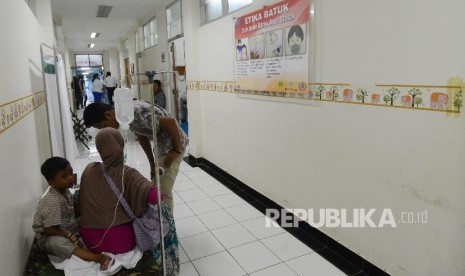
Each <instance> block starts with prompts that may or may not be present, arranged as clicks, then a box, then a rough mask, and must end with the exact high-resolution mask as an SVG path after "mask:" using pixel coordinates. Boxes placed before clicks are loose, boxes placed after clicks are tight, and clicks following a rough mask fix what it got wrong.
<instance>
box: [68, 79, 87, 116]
mask: <svg viewBox="0 0 465 276" xmlns="http://www.w3.org/2000/svg"><path fill="white" fill-rule="evenodd" d="M71 86H72V87H73V90H74V100H75V103H76V108H77V109H80V108H81V107H82V108H83V105H82V90H83V89H84V87H83V86H82V83H81V81H80V80H79V77H78V76H74V77H73V81H72V82H71Z"/></svg>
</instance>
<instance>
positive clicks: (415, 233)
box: [183, 0, 465, 275]
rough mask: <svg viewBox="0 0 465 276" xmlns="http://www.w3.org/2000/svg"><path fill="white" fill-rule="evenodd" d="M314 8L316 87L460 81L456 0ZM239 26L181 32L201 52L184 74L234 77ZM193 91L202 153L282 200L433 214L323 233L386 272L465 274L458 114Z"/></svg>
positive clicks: (462, 22) (464, 68) (462, 20)
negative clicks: (388, 224) (418, 221)
mask: <svg viewBox="0 0 465 276" xmlns="http://www.w3.org/2000/svg"><path fill="white" fill-rule="evenodd" d="M184 2H185V1H184ZM270 4H271V1H270ZM256 7H257V8H261V6H260V7H259V6H258V5H256ZM316 8H317V10H316V16H317V17H316V38H315V39H316V45H315V46H316V62H315V64H316V72H315V81H316V82H338V83H341V82H342V83H359V84H364V85H373V84H375V83H399V84H431V85H447V81H448V79H449V78H451V77H456V76H459V77H462V78H463V77H465V76H464V72H465V63H464V60H465V52H464V51H463V45H464V44H463V41H464V36H463V29H464V27H465V17H464V16H463V10H465V2H464V1H462V0H450V1H447V3H442V2H438V1H420V0H412V1H400V0H394V1H388V2H386V1H361V0H354V1H343V0H329V1H326V0H325V1H321V0H320V1H318V2H316ZM183 11H185V9H184V8H183ZM248 11H251V9H248V10H246V11H241V12H240V13H238V14H234V15H233V16H240V15H242V14H245V13H246V12H248ZM191 16H192V17H194V16H195V14H194V15H191ZM184 18H186V14H185V13H184ZM233 28H234V20H233V19H232V16H229V17H226V18H223V19H220V20H217V21H215V22H212V23H210V24H207V25H205V26H202V27H200V28H199V29H198V37H193V36H192V35H189V34H187V33H186V36H185V38H186V45H194V46H193V47H197V51H189V50H186V51H187V57H186V62H187V66H188V68H189V72H188V75H187V78H188V81H232V80H234V76H233V68H234V67H233V66H234V62H233V53H234V51H233V49H234V44H233ZM192 31H193V32H195V31H196V30H192ZM213 41H214V43H212V42H213ZM193 55H195V57H193ZM193 60H194V63H191V62H192V61H193ZM191 68H194V69H193V71H194V74H190V73H191V72H192V70H191ZM197 68H198V70H197ZM188 95H189V127H190V130H192V132H193V133H194V134H193V135H190V150H191V154H193V155H194V156H195V157H204V158H206V159H208V160H209V161H211V162H213V163H214V164H216V165H217V166H219V167H221V168H222V169H223V170H225V171H226V172H228V173H230V174H231V175H233V176H234V177H236V178H238V179H239V180H241V181H243V182H245V183H246V184H247V185H249V186H250V187H252V188H253V189H255V190H257V191H259V192H261V193H262V194H264V195H265V196H267V197H269V198H271V199H272V200H274V201H276V202H277V203H278V204H280V205H282V206H284V207H286V208H304V209H310V208H311V209H314V210H317V211H318V210H319V209H320V208H337V209H342V208H346V209H349V210H352V209H354V208H367V209H369V208H377V209H378V210H382V209H383V208H390V209H392V211H393V213H394V215H395V217H396V220H397V219H400V213H401V212H407V211H414V212H421V211H424V210H427V212H428V222H427V224H400V223H399V224H398V225H397V228H389V227H385V228H340V227H338V228H320V230H321V231H323V232H324V233H326V234H328V235H329V236H330V237H332V238H333V239H335V240H337V241H339V242H340V243H341V244H343V245H345V246H347V247H348V248H349V249H351V250H352V251H354V252H356V253H358V254H360V255H361V256H362V257H364V258H365V259H367V260H368V261H370V262H372V263H373V264H375V265H376V266H378V267H380V268H381V269H385V270H386V271H387V272H388V273H390V274H392V275H464V274H465V266H463V265H462V262H463V259H464V257H465V238H464V237H465V235H464V234H465V217H464V216H463V213H464V212H465V188H464V185H463V183H464V182H465V171H464V170H463V164H465V154H464V153H465V143H464V141H465V128H464V127H463V126H464V116H463V115H459V116H446V115H445V113H442V112H430V111H418V110H410V109H398V108H384V107H376V106H365V105H346V104H337V103H331V102H320V101H318V102H315V101H301V102H299V101H296V100H287V101H286V100H283V101H282V102H281V101H280V100H279V99H277V98H266V97H260V96H247V95H235V94H231V93H219V92H218V93H215V92H206V91H204V92H202V91H200V92H198V91H188ZM379 214H380V213H378V215H375V216H374V220H375V221H377V219H376V217H379Z"/></svg>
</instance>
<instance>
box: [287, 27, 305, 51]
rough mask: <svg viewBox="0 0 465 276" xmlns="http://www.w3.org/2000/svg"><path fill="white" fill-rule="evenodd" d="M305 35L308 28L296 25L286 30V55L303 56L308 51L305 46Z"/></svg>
mask: <svg viewBox="0 0 465 276" xmlns="http://www.w3.org/2000/svg"><path fill="white" fill-rule="evenodd" d="M305 33H306V26H305V24H302V25H294V26H291V27H290V28H287V29H286V34H287V41H286V55H287V56H293V55H303V54H305V51H306V46H305V39H306V38H305Z"/></svg>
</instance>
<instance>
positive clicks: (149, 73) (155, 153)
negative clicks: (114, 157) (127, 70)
mask: <svg viewBox="0 0 465 276" xmlns="http://www.w3.org/2000/svg"><path fill="white" fill-rule="evenodd" d="M172 73H176V72H174V71H160V72H155V71H147V72H145V73H138V74H131V77H132V76H133V75H144V76H146V77H147V78H148V80H149V84H152V83H153V77H154V76H155V75H157V74H162V75H164V74H172ZM150 95H151V96H150V98H151V99H150V100H151V103H152V105H151V107H152V108H151V109H150V110H151V112H152V135H153V152H152V153H153V158H154V163H155V178H156V186H157V191H158V192H157V200H158V202H159V204H158V217H159V218H160V220H159V221H160V237H161V238H160V247H161V260H162V269H163V270H162V271H163V276H166V264H165V241H164V238H163V223H162V217H163V215H162V211H161V189H160V174H159V172H160V168H159V166H158V145H157V127H156V124H155V108H154V107H153V103H154V102H155V101H154V95H153V93H150Z"/></svg>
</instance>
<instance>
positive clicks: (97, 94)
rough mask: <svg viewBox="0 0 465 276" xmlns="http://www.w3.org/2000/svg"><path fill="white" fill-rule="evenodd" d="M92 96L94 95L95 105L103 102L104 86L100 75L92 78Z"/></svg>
mask: <svg viewBox="0 0 465 276" xmlns="http://www.w3.org/2000/svg"><path fill="white" fill-rule="evenodd" d="M92 95H94V103H100V102H102V98H103V84H102V81H101V80H100V76H99V74H94V76H93V77H92Z"/></svg>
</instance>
